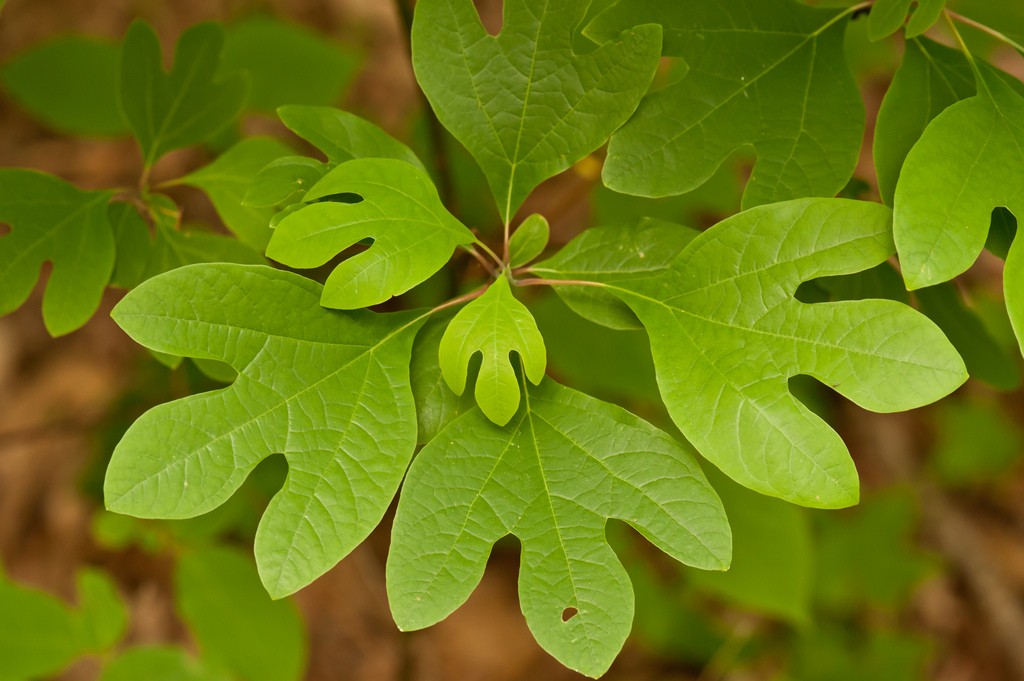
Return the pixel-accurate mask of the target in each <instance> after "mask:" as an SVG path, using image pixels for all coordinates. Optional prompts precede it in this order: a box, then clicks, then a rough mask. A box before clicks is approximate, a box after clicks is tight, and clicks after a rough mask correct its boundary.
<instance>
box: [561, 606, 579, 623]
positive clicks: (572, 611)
mask: <svg viewBox="0 0 1024 681" xmlns="http://www.w3.org/2000/svg"><path fill="white" fill-rule="evenodd" d="M578 614H580V611H579V610H577V609H576V608H574V607H572V606H571V605H570V606H569V607H568V608H566V609H565V610H563V611H562V621H563V622H568V621H569V620H571V619H572V618H573V617H575V616H576V615H578Z"/></svg>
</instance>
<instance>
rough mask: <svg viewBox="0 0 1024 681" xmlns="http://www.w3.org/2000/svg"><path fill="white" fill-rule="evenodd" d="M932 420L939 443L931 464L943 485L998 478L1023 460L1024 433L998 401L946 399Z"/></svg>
mask: <svg viewBox="0 0 1024 681" xmlns="http://www.w3.org/2000/svg"><path fill="white" fill-rule="evenodd" d="M932 421H933V423H934V425H935V429H936V437H935V439H936V444H935V449H934V451H933V452H932V457H931V460H930V461H929V465H930V468H931V469H932V471H934V473H935V475H936V476H937V477H938V478H939V480H940V481H941V482H942V484H944V485H949V486H955V487H967V486H972V485H979V484H983V483H986V482H993V481H997V480H999V479H1000V477H1001V476H1005V475H1006V474H1007V473H1009V472H1010V470H1011V469H1012V468H1013V466H1015V465H1016V464H1017V463H1018V462H1019V461H1020V459H1021V453H1022V451H1024V433H1022V432H1021V428H1020V426H1019V425H1018V424H1017V421H1016V420H1015V419H1014V418H1011V417H1010V416H1009V415H1008V414H1007V413H1006V412H1005V411H1004V410H1003V408H1002V406H1001V405H1000V404H999V403H998V402H995V401H983V400H981V399H978V398H974V399H966V400H959V401H945V402H943V403H942V404H941V405H940V406H939V409H938V411H937V412H935V414H934V418H933V419H932ZM1004 479H1005V478H1004Z"/></svg>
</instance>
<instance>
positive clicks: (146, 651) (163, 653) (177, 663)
mask: <svg viewBox="0 0 1024 681" xmlns="http://www.w3.org/2000/svg"><path fill="white" fill-rule="evenodd" d="M99 681H231V677H229V676H228V675H227V674H224V673H223V672H220V671H214V670H212V669H209V668H207V666H206V665H205V664H204V663H203V662H201V661H200V660H197V659H195V658H193V657H192V656H190V655H189V654H188V653H186V652H185V651H184V650H182V649H181V648H172V647H170V646H166V647H164V646H160V647H156V646H154V647H144V648H143V647H140V648H129V649H128V650H126V651H125V652H123V653H121V654H120V655H118V656H117V657H116V658H114V659H113V660H112V661H111V662H109V663H108V664H107V665H106V667H104V669H103V673H102V674H101V675H100V679H99ZM246 681H248V680H246Z"/></svg>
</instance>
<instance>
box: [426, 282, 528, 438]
mask: <svg viewBox="0 0 1024 681" xmlns="http://www.w3.org/2000/svg"><path fill="white" fill-rule="evenodd" d="M478 352H479V353H480V354H481V356H482V361H481V364H480V375H479V376H478V377H477V379H476V389H475V391H474V394H475V395H476V401H477V404H479V405H480V409H481V411H483V413H484V414H486V415H487V418H489V419H490V420H492V421H494V422H495V423H497V424H498V425H501V426H503V425H505V424H506V423H508V421H509V419H511V418H512V417H513V416H514V415H515V413H516V410H518V409H519V399H520V395H519V379H518V378H517V377H516V372H515V369H514V368H513V364H512V361H513V360H512V353H513V352H515V353H516V354H517V355H518V356H519V359H520V361H521V362H522V367H523V371H524V372H525V373H526V377H527V378H528V379H530V381H531V382H533V383H535V384H537V383H540V381H541V379H542V378H544V369H545V368H546V367H547V353H546V351H545V349H544V338H543V336H541V335H540V331H539V330H538V329H537V322H536V321H534V319H533V315H531V314H530V311H529V310H527V309H526V306H525V305H523V304H522V303H520V302H519V301H518V300H516V299H515V296H513V295H512V290H511V288H510V287H509V284H508V279H507V278H505V277H503V276H502V277H498V279H497V281H495V282H494V283H493V284H492V285H491V287H490V288H489V289H487V291H486V292H485V293H484V294H483V295H482V296H480V297H479V298H477V299H476V300H474V301H473V302H471V303H470V304H469V305H467V306H466V307H464V308H463V309H461V310H459V313H458V314H457V315H455V318H454V319H452V321H451V323H450V324H449V325H448V328H447V330H445V332H444V336H443V337H442V338H441V345H440V347H439V349H438V357H439V360H440V365H441V374H442V375H443V376H444V380H445V382H446V383H448V386H449V387H450V388H451V389H452V391H453V392H455V394H457V395H461V394H462V393H463V391H465V389H466V378H467V374H468V371H469V361H470V359H472V357H473V355H475V354H476V353H478Z"/></svg>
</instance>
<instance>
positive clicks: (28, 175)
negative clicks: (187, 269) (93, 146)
mask: <svg viewBox="0 0 1024 681" xmlns="http://www.w3.org/2000/svg"><path fill="white" fill-rule="evenodd" d="M112 195H113V192H110V191H98V192H90V191H82V190H80V189H78V188H77V187H75V186H73V185H71V184H69V183H67V182H65V181H64V180H61V179H60V178H57V177H54V176H53V175H47V174H45V173H39V172H35V171H31V170H21V169H13V168H4V169H0V225H4V224H6V225H8V226H9V228H10V232H9V233H8V234H6V235H5V236H0V263H2V265H0V315H4V314H8V313H10V312H12V311H14V310H16V309H17V308H18V307H20V306H21V304H22V303H24V302H25V300H26V299H27V298H28V296H29V294H30V293H31V292H32V288H33V287H34V286H35V284H36V281H37V280H38V279H39V276H40V270H41V268H42V266H43V264H44V263H47V262H48V263H50V264H51V265H52V270H51V272H50V278H49V281H48V282H47V284H46V293H45V294H44V295H43V321H44V322H45V324H46V329H47V330H48V331H49V332H50V334H51V335H54V336H60V335H63V334H66V333H70V332H71V331H74V330H75V329H77V328H79V327H80V326H82V325H83V324H85V322H87V321H88V320H89V318H90V317H91V316H92V314H93V313H94V312H95V311H96V308H97V307H99V304H100V297H101V296H102V295H103V290H104V288H105V287H106V285H107V281H108V280H109V279H110V273H111V272H112V271H113V268H114V254H115V244H114V236H113V231H112V229H111V226H110V221H109V220H108V219H107V202H108V201H109V200H110V197H111V196H112Z"/></svg>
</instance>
